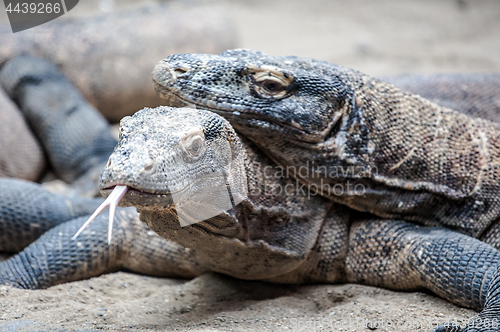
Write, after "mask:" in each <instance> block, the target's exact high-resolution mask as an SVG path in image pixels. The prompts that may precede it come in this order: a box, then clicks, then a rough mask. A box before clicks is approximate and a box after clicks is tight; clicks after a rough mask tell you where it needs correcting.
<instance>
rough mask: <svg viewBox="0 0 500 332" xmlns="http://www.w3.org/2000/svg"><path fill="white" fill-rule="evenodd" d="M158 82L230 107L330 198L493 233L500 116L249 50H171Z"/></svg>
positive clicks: (384, 213)
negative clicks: (493, 118) (497, 119)
mask: <svg viewBox="0 0 500 332" xmlns="http://www.w3.org/2000/svg"><path fill="white" fill-rule="evenodd" d="M153 80H154V82H155V86H156V89H157V91H158V92H159V93H160V94H161V95H162V96H163V97H164V98H166V99H167V103H168V104H169V105H173V106H182V105H188V106H193V107H197V108H202V109H207V110H211V111H214V112H217V113H218V114H220V115H222V116H224V117H225V118H226V119H228V121H229V122H230V123H231V124H232V125H233V126H234V128H235V129H236V130H238V132H240V133H241V134H242V135H243V136H245V137H247V138H249V139H250V140H251V141H253V142H254V143H255V144H256V145H257V146H258V147H259V148H260V149H262V151H264V153H266V154H267V155H268V156H270V157H271V158H272V159H273V160H274V161H275V162H277V163H278V164H279V165H281V166H283V167H285V168H286V169H288V170H289V172H290V173H292V175H293V176H295V177H297V178H300V180H301V181H303V182H304V183H307V184H308V189H310V190H313V191H318V192H320V193H321V194H322V195H324V196H325V197H328V198H330V199H331V200H333V201H335V202H339V203H342V204H344V205H347V206H349V207H351V208H354V209H356V210H358V211H365V212H370V213H373V214H375V215H377V216H380V217H383V218H402V219H404V220H407V221H415V222H418V223H420V224H423V225H428V226H437V225H442V226H445V227H448V228H451V229H454V230H457V231H459V232H462V233H464V234H467V235H471V236H474V237H478V238H483V239H485V240H488V241H489V240H490V239H491V238H493V239H495V238H498V237H497V236H496V235H497V234H498V226H497V225H498V223H496V221H497V220H498V218H499V217H500V181H499V180H500V177H499V174H500V124H497V123H493V122H490V121H487V120H484V119H481V118H474V117H470V116H467V115H464V114H461V113H459V112H456V111H453V110H451V109H448V108H445V107H441V106H439V105H437V104H434V103H432V102H430V101H428V100H426V99H424V98H422V97H420V96H418V95H413V94H410V93H405V92H403V91H401V90H400V89H398V88H397V87H395V86H393V85H391V84H388V83H384V82H382V81H380V80H378V79H375V78H372V77H369V76H367V75H364V74H362V73H359V72H357V71H354V70H351V69H347V68H343V67H340V66H336V65H333V64H330V63H327V62H323V61H318V60H313V59H305V58H298V57H292V56H291V57H274V56H267V55H265V54H263V53H260V52H256V51H250V50H231V51H227V52H223V53H221V54H220V55H206V54H178V55H172V56H169V57H167V58H166V59H165V60H163V61H161V62H160V63H159V64H158V65H157V66H156V67H155V69H154V71H153ZM497 86H498V85H497ZM492 234H494V235H493V236H492ZM489 243H491V244H492V245H495V246H497V248H498V247H500V245H499V244H498V241H491V242H489Z"/></svg>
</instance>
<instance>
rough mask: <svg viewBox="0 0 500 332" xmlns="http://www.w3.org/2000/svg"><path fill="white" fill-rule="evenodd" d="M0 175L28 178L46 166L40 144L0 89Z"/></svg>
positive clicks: (35, 175) (35, 178)
mask: <svg viewBox="0 0 500 332" xmlns="http://www.w3.org/2000/svg"><path fill="white" fill-rule="evenodd" d="M0 133H2V138H1V143H0V177H14V178H19V179H25V180H30V181H36V180H38V179H39V177H40V175H41V173H42V171H43V170H44V169H45V157H44V155H43V151H42V147H41V146H40V143H38V141H37V140H36V138H35V136H34V135H33V133H32V132H31V130H30V128H29V126H28V124H27V123H26V120H25V119H24V118H23V116H22V114H21V112H19V110H18V109H17V107H16V105H15V104H14V103H13V102H12V100H10V98H9V97H8V96H7V95H6V94H5V92H4V91H3V90H2V89H0Z"/></svg>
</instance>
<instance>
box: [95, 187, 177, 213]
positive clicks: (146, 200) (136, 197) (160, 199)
mask: <svg viewBox="0 0 500 332" xmlns="http://www.w3.org/2000/svg"><path fill="white" fill-rule="evenodd" d="M121 186H125V187H127V191H126V193H125V194H124V195H123V196H122V197H121V199H120V200H119V201H117V202H116V203H117V205H118V206H121V207H129V206H134V207H148V206H155V207H160V208H162V207H163V208H170V207H171V206H172V205H173V204H174V202H173V199H172V193H170V192H168V193H151V192H147V191H144V190H140V189H137V188H134V187H132V186H130V185H112V186H109V187H106V188H103V189H101V190H100V192H101V195H102V196H103V197H104V198H108V197H110V196H111V195H112V194H113V192H114V191H115V190H116V188H117V187H121Z"/></svg>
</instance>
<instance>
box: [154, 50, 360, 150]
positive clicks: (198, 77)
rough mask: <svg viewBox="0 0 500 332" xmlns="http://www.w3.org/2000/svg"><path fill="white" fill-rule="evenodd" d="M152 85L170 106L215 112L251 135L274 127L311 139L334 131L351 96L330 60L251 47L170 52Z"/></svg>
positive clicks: (155, 70)
mask: <svg viewBox="0 0 500 332" xmlns="http://www.w3.org/2000/svg"><path fill="white" fill-rule="evenodd" d="M334 67H335V66H334ZM342 70H343V68H341V67H338V72H339V73H341V72H342ZM153 84H154V86H155V89H156V90H157V92H158V93H159V94H160V96H162V97H164V98H165V99H167V101H168V103H169V104H170V105H171V106H181V105H188V106H190V107H196V108H203V109H207V110H211V111H214V112H216V113H218V114H220V115H222V116H224V117H225V118H226V119H228V120H229V121H230V122H231V124H232V125H233V126H234V127H235V128H236V129H237V130H238V131H240V132H241V133H242V134H243V135H245V136H246V137H248V138H251V139H252V136H253V135H262V134H265V133H266V132H267V131H272V132H273V133H274V135H275V134H276V132H281V133H283V134H284V135H286V136H288V137H290V139H293V140H299V141H302V142H310V143H314V142H320V141H324V140H325V137H327V136H328V135H329V133H330V132H331V131H332V130H334V128H335V124H336V123H337V122H338V120H339V119H340V117H341V116H342V113H343V112H345V110H344V105H345V104H346V100H347V99H348V97H349V96H350V95H352V93H351V91H352V90H351V89H350V88H349V87H348V86H346V84H344V80H342V79H341V77H340V76H338V75H336V74H335V73H332V65H331V64H327V63H325V62H322V61H318V60H313V59H306V58H299V57H278V56H268V55H265V54H263V53H260V52H256V51H250V50H230V51H226V52H223V53H221V54H219V55H208V54H176V55H171V56H169V57H167V58H166V59H164V60H162V61H160V62H159V63H158V64H157V65H156V67H155V69H154V70H153ZM256 129H258V130H256Z"/></svg>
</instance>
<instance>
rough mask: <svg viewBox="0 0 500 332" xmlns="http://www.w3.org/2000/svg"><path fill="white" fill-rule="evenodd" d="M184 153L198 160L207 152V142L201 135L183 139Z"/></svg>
mask: <svg viewBox="0 0 500 332" xmlns="http://www.w3.org/2000/svg"><path fill="white" fill-rule="evenodd" d="M181 142H182V146H183V148H184V151H186V153H187V154H188V155H189V156H190V157H192V158H196V157H198V156H200V155H201V154H202V153H203V152H204V151H205V141H204V140H203V138H202V137H201V136H200V135H192V136H188V137H186V138H184V139H182V141H181Z"/></svg>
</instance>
